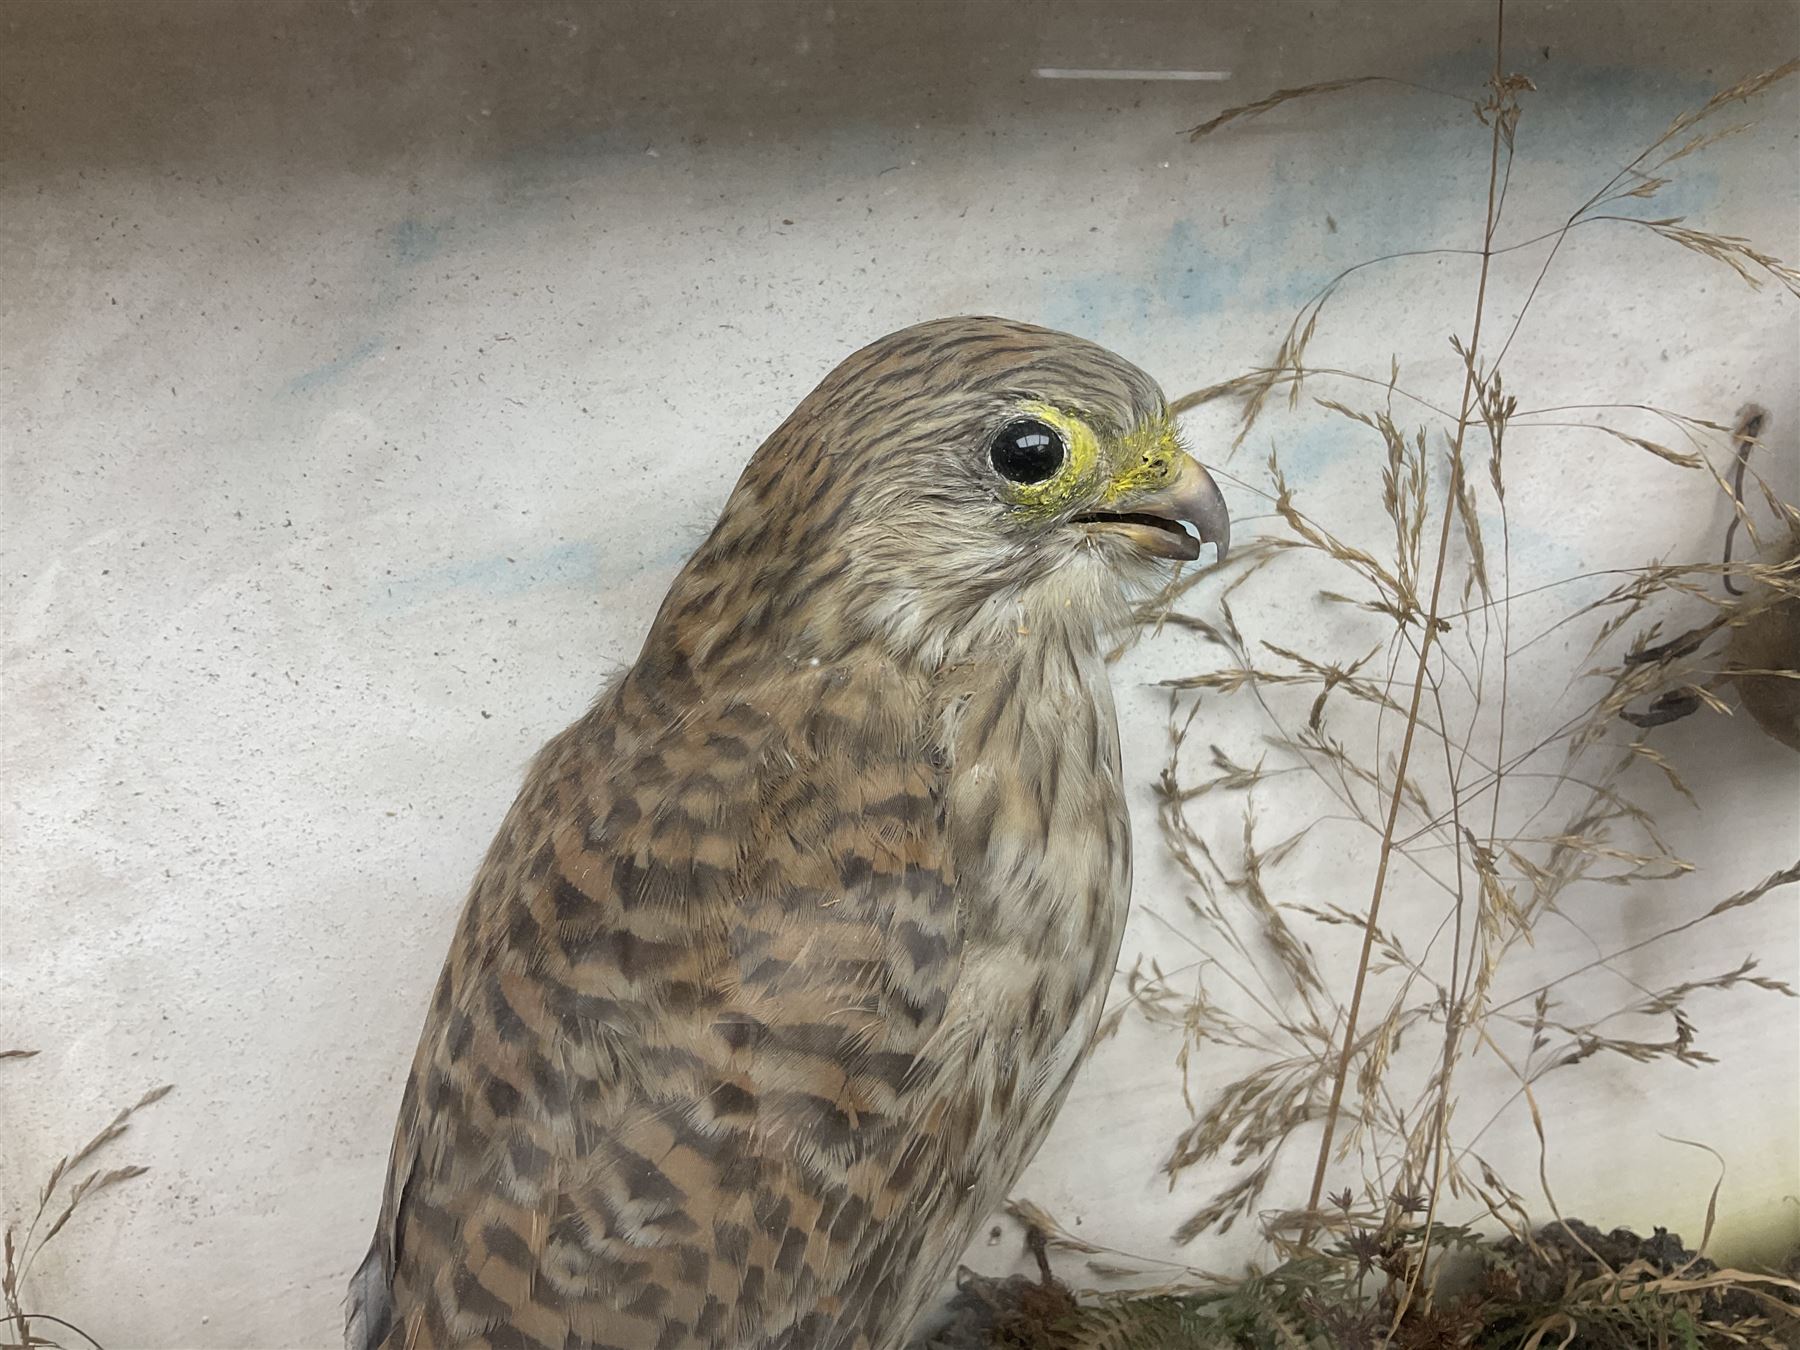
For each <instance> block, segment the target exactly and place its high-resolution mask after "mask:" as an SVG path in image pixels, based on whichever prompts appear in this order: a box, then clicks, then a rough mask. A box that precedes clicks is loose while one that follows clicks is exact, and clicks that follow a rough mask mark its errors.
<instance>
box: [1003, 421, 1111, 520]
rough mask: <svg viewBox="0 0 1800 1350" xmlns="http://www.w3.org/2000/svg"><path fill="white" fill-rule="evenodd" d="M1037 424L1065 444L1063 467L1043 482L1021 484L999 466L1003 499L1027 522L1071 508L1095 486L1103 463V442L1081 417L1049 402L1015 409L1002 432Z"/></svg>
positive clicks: (1063, 445)
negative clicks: (1074, 501)
mask: <svg viewBox="0 0 1800 1350" xmlns="http://www.w3.org/2000/svg"><path fill="white" fill-rule="evenodd" d="M1028 422H1029V423H1037V424H1040V425H1042V426H1043V427H1045V428H1047V429H1048V430H1050V431H1052V432H1054V433H1055V434H1056V435H1057V436H1058V437H1059V438H1060V439H1061V442H1062V448H1063V455H1062V463H1061V465H1060V467H1058V468H1057V469H1055V470H1054V471H1053V472H1051V473H1049V474H1048V475H1046V476H1045V477H1043V478H1041V479H1036V480H1031V481H1020V480H1015V479H1009V478H1007V476H1006V474H1005V472H1004V471H1003V470H1002V469H1001V468H1000V467H999V465H998V464H996V465H995V472H996V473H998V474H999V475H1000V477H1001V480H1002V481H1001V488H1000V492H1001V496H1002V497H1003V498H1005V499H1006V500H1007V501H1008V502H1010V503H1011V504H1012V505H1013V506H1014V507H1016V508H1017V509H1018V511H1019V513H1020V514H1021V515H1023V516H1025V517H1026V518H1027V519H1034V520H1039V519H1045V518H1047V517H1050V516H1054V515H1055V514H1057V512H1059V511H1061V510H1063V509H1064V508H1065V507H1066V506H1068V505H1069V504H1070V503H1071V502H1072V501H1073V500H1074V499H1075V498H1076V497H1077V496H1078V495H1079V494H1080V493H1082V492H1083V491H1084V490H1085V489H1087V488H1089V487H1091V486H1092V485H1093V483H1094V475H1095V471H1096V470H1097V468H1098V467H1099V464H1100V439H1099V437H1097V436H1096V435H1095V434H1094V432H1093V429H1092V428H1091V427H1089V426H1088V424H1087V423H1086V422H1083V421H1082V420H1081V419H1080V418H1079V417H1074V416H1072V415H1070V414H1069V413H1066V412H1064V411H1063V410H1062V409H1061V408H1055V407H1052V406H1051V405H1050V404H1048V403H1036V402H1033V403H1024V404H1021V405H1020V406H1019V407H1018V408H1017V409H1015V410H1014V413H1013V416H1012V418H1011V419H1009V420H1008V422H1007V424H1006V427H1003V428H1002V429H1001V430H1002V433H1004V432H1005V431H1006V430H1007V429H1008V428H1011V427H1014V426H1018V425H1021V424H1024V423H1028Z"/></svg>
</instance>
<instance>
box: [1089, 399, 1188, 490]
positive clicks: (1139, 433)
mask: <svg viewBox="0 0 1800 1350" xmlns="http://www.w3.org/2000/svg"><path fill="white" fill-rule="evenodd" d="M1186 453H1187V452H1186V451H1184V450H1183V449H1182V448H1181V441H1180V439H1179V438H1178V436H1177V434H1176V431H1175V427H1174V425H1173V424H1172V423H1169V422H1166V421H1162V420H1158V421H1155V422H1147V423H1144V424H1142V425H1140V426H1137V427H1134V428H1133V429H1132V430H1131V432H1130V433H1129V434H1128V435H1127V436H1126V437H1125V439H1124V440H1123V441H1122V442H1120V445H1119V460H1118V468H1117V470H1116V472H1115V473H1114V476H1113V480H1112V482H1110V483H1108V484H1107V485H1106V495H1105V496H1103V497H1102V498H1101V499H1100V504H1101V505H1102V506H1113V505H1115V504H1117V503H1118V502H1121V501H1123V500H1124V499H1125V498H1127V497H1131V496H1135V495H1136V494H1138V493H1140V492H1148V491H1151V490H1152V489H1155V488H1159V487H1161V486H1162V485H1163V484H1164V483H1167V482H1168V481H1169V479H1170V478H1171V477H1173V476H1174V474H1175V472H1176V471H1177V470H1178V469H1179V468H1180V466H1181V458H1182V456H1183V455H1184V454H1186Z"/></svg>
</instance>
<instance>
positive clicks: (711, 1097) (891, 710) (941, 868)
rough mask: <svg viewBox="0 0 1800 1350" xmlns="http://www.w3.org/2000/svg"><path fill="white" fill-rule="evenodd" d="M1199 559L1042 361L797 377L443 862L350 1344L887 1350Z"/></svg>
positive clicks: (1104, 967)
mask: <svg viewBox="0 0 1800 1350" xmlns="http://www.w3.org/2000/svg"><path fill="white" fill-rule="evenodd" d="M1190 529H1191V531H1192V532H1190ZM1227 534H1228V525H1227V520H1226V514H1225V505H1224V502H1223V500H1222V499H1221V497H1220V495H1219V491H1218V488H1217V487H1216V486H1214V484H1213V481H1212V480H1211V478H1209V477H1208V476H1207V474H1206V472H1205V470H1203V469H1202V468H1201V467H1200V466H1199V465H1198V464H1197V463H1195V461H1194V460H1193V459H1192V458H1190V457H1189V456H1188V455H1187V454H1186V453H1185V452H1184V451H1183V450H1182V448H1181V446H1180V444H1179V442H1178V440H1177V436H1176V430H1175V426H1174V422H1173V420H1172V419H1171V417H1170V415H1169V412H1168V409H1167V406H1166V404H1165V402H1164V399H1163V396H1162V393H1161V391H1160V390H1159V389H1158V388H1157V386H1156V384H1155V383H1154V382H1153V381H1152V380H1151V379H1150V378H1149V377H1148V376H1147V375H1145V374H1144V373H1143V372H1142V371H1140V370H1138V369H1136V368H1135V367H1133V366H1132V365H1130V364H1128V363H1127V362H1125V361H1124V360H1122V359H1120V358H1119V357H1117V356H1115V355H1113V354H1112V353H1111V352H1108V351H1105V350H1103V349H1101V348H1099V347H1096V346H1094V345H1093V344H1091V343H1088V342H1084V341H1082V340H1080V339H1079V338H1074V337H1070V336H1068V335H1066V334H1063V333H1056V332H1051V331H1048V330H1046V329H1042V328H1035V327H1032V326H1030V325H1027V324H1022V323H1013V322H1009V321H1006V320H1002V319H992V318H958V319H945V320H941V321H938V322H933V323H926V324H921V325H919V326H917V327H914V328H909V329H906V330H904V331H902V332H899V333H895V334H892V335H891V336H889V337H885V338H883V339H881V340H880V341H878V342H875V343H874V344H872V345H870V346H868V347H865V348H864V349H863V350H861V351H859V352H857V353H856V354H855V355H853V356H851V357H850V358H849V359H848V360H846V361H845V362H844V363H843V364H842V365H840V366H839V367H838V368H837V369H836V370H834V371H833V372H832V373H831V374H830V375H828V376H827V377H826V379H825V381H824V383H822V384H821V385H820V386H819V387H818V388H817V389H815V390H814V391H813V392H812V393H811V394H809V395H808V396H807V397H806V399H805V400H803V401H802V402H801V404H800V406H799V407H798V408H796V409H795V410H794V412H793V414H792V416H790V417H789V418H788V419H787V421H785V422H784V423H782V425H781V426H780V427H778V428H777V429H776V430H775V432H774V434H773V435H771V436H770V437H769V438H768V440H766V441H765V442H763V444H762V446H761V447H760V448H759V449H758V450H757V451H756V453H755V454H754V455H753V456H752V457H751V459H750V462H749V465H748V467H747V468H746V469H745V470H744V473H743V476H742V477H741V478H740V479H739V480H738V483H737V486H736V488H735V489H734V490H733V492H732V494H731V497H730V500H729V501H728V502H727V503H726V505H725V509H724V512H723V514H722V515H721V516H720V518H719V521H718V523H717V525H716V526H715V527H714V528H713V531H712V533H711V534H710V535H709V536H708V537H707V539H706V541H705V542H704V543H703V544H702V545H701V546H700V548H699V550H698V551H697V552H696V553H695V554H694V556H693V557H692V558H691V559H690V560H689V561H688V563H687V564H686V566H685V567H683V569H682V570H681V572H680V574H679V575H678V576H677V577H676V579H675V582H674V584H673V585H672V586H671V588H670V590H669V593H668V596H667V597H666V598H665V599H664V601H663V603H662V608H661V610H660V611H659V613H658V614H657V617H656V620H655V623H654V624H653V625H652V627H651V630H650V634H649V636H648V638H647V639H646V640H645V642H644V647H643V650H642V652H641V653H640V654H639V656H638V658H637V661H636V662H635V663H634V664H633V665H632V666H631V667H630V669H628V670H627V671H625V673H624V674H623V675H622V676H621V677H620V678H619V679H618V680H616V681H615V682H614V683H613V684H612V685H611V686H610V687H609V688H607V689H606V690H605V691H604V692H603V693H602V694H601V696H600V698H599V700H598V701H597V702H596V703H595V705H594V707H593V708H592V710H591V711H590V712H588V714H587V715H586V716H584V717H582V718H581V719H580V720H579V721H577V722H576V723H575V724H574V725H573V726H571V727H569V728H568V729H567V730H566V731H564V732H563V733H562V734H561V735H559V736H557V737H556V738H555V739H554V740H552V741H551V742H550V743H549V744H548V745H547V746H545V747H544V749H543V750H542V751H541V752H540V753H539V755H538V756H537V758H536V760H535V761H534V762H533V764H532V766H531V768H530V771H529V772H528V774H527V776H526V779H525V785H524V788H523V789H522V791H521V792H520V793H519V796H518V799H517V801H516V802H515V803H514V804H513V807H512V810H511V811H510V812H509V813H508V815H507V817H506V820H505V822H504V824H502V826H501V827H500V833H499V836H498V837H497V838H496V839H495V840H494V843H493V846H492V847H491V848H490V849H489V851H488V854H487V858H486V861H485V862H483V863H482V865H481V868H480V870H479V872H478V873H477V874H476V877H475V882H474V887H473V891H472V893H471V895H470V897H469V900H468V904H467V908H466V909H465V910H464V912H463V916H462V920H461V922H460V923H459V925H458V927H457V929H456V934H455V937H454V940H453V941H452V943H451V947H450V955H449V959H448V961H447V962H446V964H445V966H444V971H443V974H442V976H441V978H440V979H439V980H438V982H437V986H436V991H435V992H434V993H433V995H432V997H431V1005H430V1011H429V1012H428V1014H427V1016H426V1020H425V1029H424V1034H423V1036H422V1037H421V1039H420V1043H419V1048H418V1053H417V1055H416V1057H415V1059H414V1061H413V1066H412V1073H411V1076H410V1078H409V1079H408V1081H407V1084H406V1089H405V1094H404V1097H403V1099H402V1101H401V1106H400V1119H399V1123H398V1125H397V1127H396V1129H395V1133H394V1140H393V1146H392V1155H391V1158H390V1161H389V1169H388V1179H387V1189H386V1194H385V1197H384V1199H383V1201H382V1206H381V1213H380V1218H379V1219H378V1221H377V1223H376V1228H375V1239H374V1242H373V1243H372V1244H371V1246H370V1248H369V1253H368V1256H367V1257H366V1259H365V1260H364V1261H363V1263H362V1266H361V1268H360V1269H359V1270H358V1271H357V1273H356V1275H355V1276H354V1277H353V1278H352V1280H351V1283H350V1294H349V1302H348V1312H349V1315H348V1328H347V1337H346V1339H347V1344H348V1345H349V1346H350V1347H352V1350H365V1348H366V1347H373V1346H383V1347H389V1348H390V1350H427V1347H448V1346H456V1347H464V1348H465V1350H473V1348H476V1347H479V1348H481V1350H502V1347H505V1348H506V1350H540V1348H541V1347H550V1348H551V1350H587V1348H590V1347H591V1348H592V1350H600V1348H601V1347H608V1348H612V1350H677V1348H681V1350H701V1348H702V1347H705V1348H707V1350H727V1348H729V1350H777V1347H781V1348H784V1350H803V1348H804V1350H891V1347H895V1346H897V1345H899V1344H900V1342H901V1340H902V1338H903V1337H904V1336H905V1334H906V1331H907V1327H908V1323H909V1322H910V1321H911V1319H912V1317H913V1315H914V1314H915V1313H916V1312H918V1311H919V1309H920V1308H921V1306H922V1305H923V1304H924V1303H925V1302H926V1301H927V1300H928V1299H929V1298H930V1297H931V1295H932V1294H933V1293H934V1292H935V1291H936V1290H937V1288H938V1287H939V1285H940V1283H941V1282H942V1281H943V1279H944V1278H945V1277H946V1275H947V1274H948V1273H949V1271H950V1270H951V1268H952V1266H953V1264H954V1262H955V1261H956V1259H957V1257H958V1256H959V1255H960V1253H961V1252H962V1250H963V1248H964V1247H965V1245H966V1244H967V1242H968V1240H969V1237H970V1234H971V1231H972V1229H973V1228H974V1226H975V1225H976V1224H977V1223H979V1222H980V1221H981V1220H982V1218H983V1217H985V1216H986V1215H987V1214H988V1213H989V1212H990V1211H991V1209H992V1208H993V1207H994V1206H995V1205H996V1204H998V1203H999V1202H1001V1201H1002V1200H1003V1199H1004V1197H1005V1194H1006V1192H1007V1190H1008V1188H1009V1187H1010V1186H1011V1184H1012V1183H1013V1181H1014V1179H1015V1178H1016V1177H1017V1176H1018V1175H1019V1172H1020V1171H1021V1169H1022V1168H1023V1167H1024V1166H1025V1164H1026V1162H1027V1161H1028V1160H1029V1159H1030V1158H1031V1155H1032V1153H1033V1152H1034V1151H1035V1150H1036V1148H1037V1146H1038V1143H1039V1142H1040V1140H1041V1139H1042V1138H1043V1135H1044V1132H1045V1130H1046V1129H1047V1127H1048V1126H1049V1124H1050V1121H1051V1119H1052V1117H1054V1115H1055V1114H1056V1110H1057V1107H1058V1105H1059V1104H1060V1103H1061V1102H1062V1100H1063V1097H1064V1095H1065V1094H1066V1093H1067V1091H1068V1088H1069V1083H1070V1079H1071V1077H1072V1076H1073V1074H1074V1072H1075V1069H1076V1067H1077V1065H1078V1064H1079V1063H1080V1061H1081V1059H1082V1057H1083V1054H1084V1052H1085V1051H1086V1049H1087V1046H1088V1043H1089V1040H1090V1038H1091V1036H1092V1034H1093V1031H1094V1028H1095V1024H1096V1022H1097V1020H1098V1018H1099V1015H1100V1009H1101V1003H1102V1001H1103V999H1104V998H1105V995H1106V989H1107V984H1108V982H1109V979H1110V977H1111V975H1112V971H1113V967H1114V962H1115V960H1116V958H1117V953H1118V947H1119V940H1120V931H1121V927H1122V925H1123V921H1124V918H1125V911H1126V904H1127V896H1128V892H1129V889H1130V881H1131V856H1130V840H1129V835H1128V822H1127V817H1126V810H1125V800H1124V794H1123V791H1122V788H1121V783H1120V768H1119V741H1118V732H1117V726H1116V723H1115V720H1114V715H1113V705H1112V696H1111V693H1110V691H1109V688H1108V684H1107V673H1106V667H1105V663H1104V658H1103V656H1102V652H1103V651H1104V650H1105V648H1104V647H1103V645H1102V643H1103V641H1104V640H1105V635H1106V634H1107V632H1108V630H1110V629H1116V628H1117V627H1118V626H1119V625H1121V624H1123V623H1125V622H1126V620H1127V616H1128V611H1129V604H1130V602H1131V600H1132V599H1133V598H1135V597H1137V596H1140V595H1142V594H1143V593H1144V592H1145V591H1147V590H1148V589H1149V588H1151V587H1154V586H1155V585H1157V584H1158V583H1159V582H1160V581H1162V580H1163V579H1165V574H1166V571H1167V568H1168V566H1169V564H1170V563H1171V562H1179V561H1188V560H1193V559H1195V558H1197V557H1198V556H1199V554H1200V546H1201V541H1202V540H1206V541H1210V542H1212V543H1213V544H1215V545H1216V546H1217V549H1218V552H1219V554H1220V555H1221V556H1222V555H1223V554H1224V551H1225V547H1226V542H1227Z"/></svg>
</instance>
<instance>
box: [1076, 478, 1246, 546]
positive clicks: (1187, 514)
mask: <svg viewBox="0 0 1800 1350" xmlns="http://www.w3.org/2000/svg"><path fill="white" fill-rule="evenodd" d="M1119 506H1120V508H1121V509H1120V510H1117V511H1090V512H1088V513H1086V514H1084V515H1079V516H1076V517H1075V523H1076V524H1077V525H1085V526H1087V527H1088V528H1090V529H1102V530H1108V531H1111V532H1112V533H1115V534H1122V535H1124V536H1125V537H1126V538H1127V539H1129V540H1131V542H1132V543H1134V544H1136V545H1137V546H1138V547H1139V548H1141V549H1143V550H1144V551H1145V552H1146V553H1153V554H1155V555H1156V556H1157V557H1159V558H1174V559H1177V560H1178V561H1181V562H1192V561H1194V559H1196V558H1198V557H1199V556H1200V545H1201V544H1202V543H1208V544H1212V545H1213V546H1215V547H1216V548H1217V549H1218V557H1217V559H1216V560H1215V561H1217V562H1224V561H1225V550H1226V549H1227V548H1228V547H1230V544H1231V516H1230V515H1229V513H1227V511H1226V510H1225V498H1224V497H1223V496H1222V495H1220V493H1219V485H1218V484H1217V483H1215V482H1213V480H1212V475H1211V474H1209V473H1207V471H1206V470H1205V469H1203V468H1201V467H1200V464H1199V462H1198V461H1197V460H1195V459H1194V457H1193V456H1192V455H1187V454H1183V455H1181V456H1180V457H1179V458H1178V459H1177V460H1176V465H1175V472H1174V473H1173V474H1171V475H1170V476H1169V478H1168V479H1167V480H1166V481H1165V482H1164V483H1163V484H1162V485H1161V486H1160V487H1156V488H1152V489H1151V490H1150V491H1148V492H1146V493H1145V494H1144V495H1143V496H1141V497H1135V498H1128V499H1127V500H1125V501H1122V502H1120V503H1119ZM1184 526H1192V527H1193V530H1194V533H1193V534H1189V533H1188V531H1187V530H1186V529H1185V528H1183V527H1184ZM1195 535H1198V536H1199V537H1198V538H1196V537H1195Z"/></svg>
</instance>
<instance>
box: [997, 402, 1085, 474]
mask: <svg viewBox="0 0 1800 1350" xmlns="http://www.w3.org/2000/svg"><path fill="white" fill-rule="evenodd" d="M1066 453H1067V451H1066V450H1065V449H1064V447H1063V439H1062V436H1061V434H1060V433H1059V432H1058V431H1057V430H1056V428H1055V427H1053V426H1051V425H1050V424H1049V423H1047V422H1040V421H1038V419H1037V418H1035V417H1021V418H1020V419H1019V420H1018V421H1016V422H1008V423H1007V424H1006V425H1005V426H1003V427H1001V428H1000V432H999V434H998V435H997V436H995V437H994V443H993V444H992V445H990V446H989V447H988V457H989V458H990V459H992V460H993V461H994V471H995V472H996V473H998V474H999V475H1000V476H1001V477H1002V478H1004V479H1006V480H1007V481H1008V482H1009V483H1041V482H1043V481H1044V480H1045V479H1046V478H1048V477H1050V476H1051V475H1052V474H1054V473H1055V472H1056V471H1057V470H1058V469H1060V468H1062V463H1063V457H1064V455H1065V454H1066Z"/></svg>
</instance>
